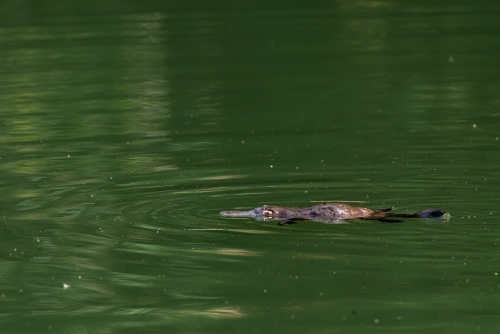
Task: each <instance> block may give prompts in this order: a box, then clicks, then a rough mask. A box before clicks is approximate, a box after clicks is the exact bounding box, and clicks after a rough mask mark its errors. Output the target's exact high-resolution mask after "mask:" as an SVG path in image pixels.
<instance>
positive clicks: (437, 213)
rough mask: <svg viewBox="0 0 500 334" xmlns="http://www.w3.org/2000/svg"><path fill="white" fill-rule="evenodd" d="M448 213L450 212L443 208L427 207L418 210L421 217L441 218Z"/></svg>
mask: <svg viewBox="0 0 500 334" xmlns="http://www.w3.org/2000/svg"><path fill="white" fill-rule="evenodd" d="M446 214H448V213H447V212H446V211H444V210H441V209H427V210H422V211H419V212H417V216H418V217H420V218H440V217H443V216H444V215H446Z"/></svg>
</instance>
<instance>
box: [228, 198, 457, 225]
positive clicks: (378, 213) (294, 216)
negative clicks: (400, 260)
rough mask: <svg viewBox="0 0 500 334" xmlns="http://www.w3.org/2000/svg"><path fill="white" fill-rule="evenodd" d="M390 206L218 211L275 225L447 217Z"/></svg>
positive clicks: (266, 207)
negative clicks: (400, 210) (304, 221)
mask: <svg viewBox="0 0 500 334" xmlns="http://www.w3.org/2000/svg"><path fill="white" fill-rule="evenodd" d="M393 209H394V207H390V208H384V209H377V210H371V209H368V208H362V207H357V206H351V205H348V204H344V203H323V204H318V205H313V206H310V207H307V208H287V207H280V206H271V205H264V206H261V207H258V208H255V209H253V210H250V211H221V213H220V214H221V215H222V216H225V217H253V218H255V219H258V220H266V219H275V220H279V221H280V222H279V223H278V224H279V225H285V224H294V223H296V222H298V221H301V220H312V221H319V222H338V221H342V220H353V219H368V220H378V221H381V222H384V223H401V222H402V220H401V219H397V218H441V217H443V218H449V217H450V215H449V214H448V213H447V212H446V211H444V210H441V209H426V210H422V211H418V212H415V213H395V212H390V211H392V210H393Z"/></svg>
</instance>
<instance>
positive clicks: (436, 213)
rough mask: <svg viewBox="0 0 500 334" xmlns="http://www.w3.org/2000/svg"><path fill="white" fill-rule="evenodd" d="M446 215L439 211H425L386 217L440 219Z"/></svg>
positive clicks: (393, 214)
mask: <svg viewBox="0 0 500 334" xmlns="http://www.w3.org/2000/svg"><path fill="white" fill-rule="evenodd" d="M446 214H448V213H447V212H446V211H444V210H441V209H435V208H433V209H425V210H422V211H419V212H415V213H392V212H391V213H387V214H386V217H398V218H441V217H443V216H444V215H446Z"/></svg>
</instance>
